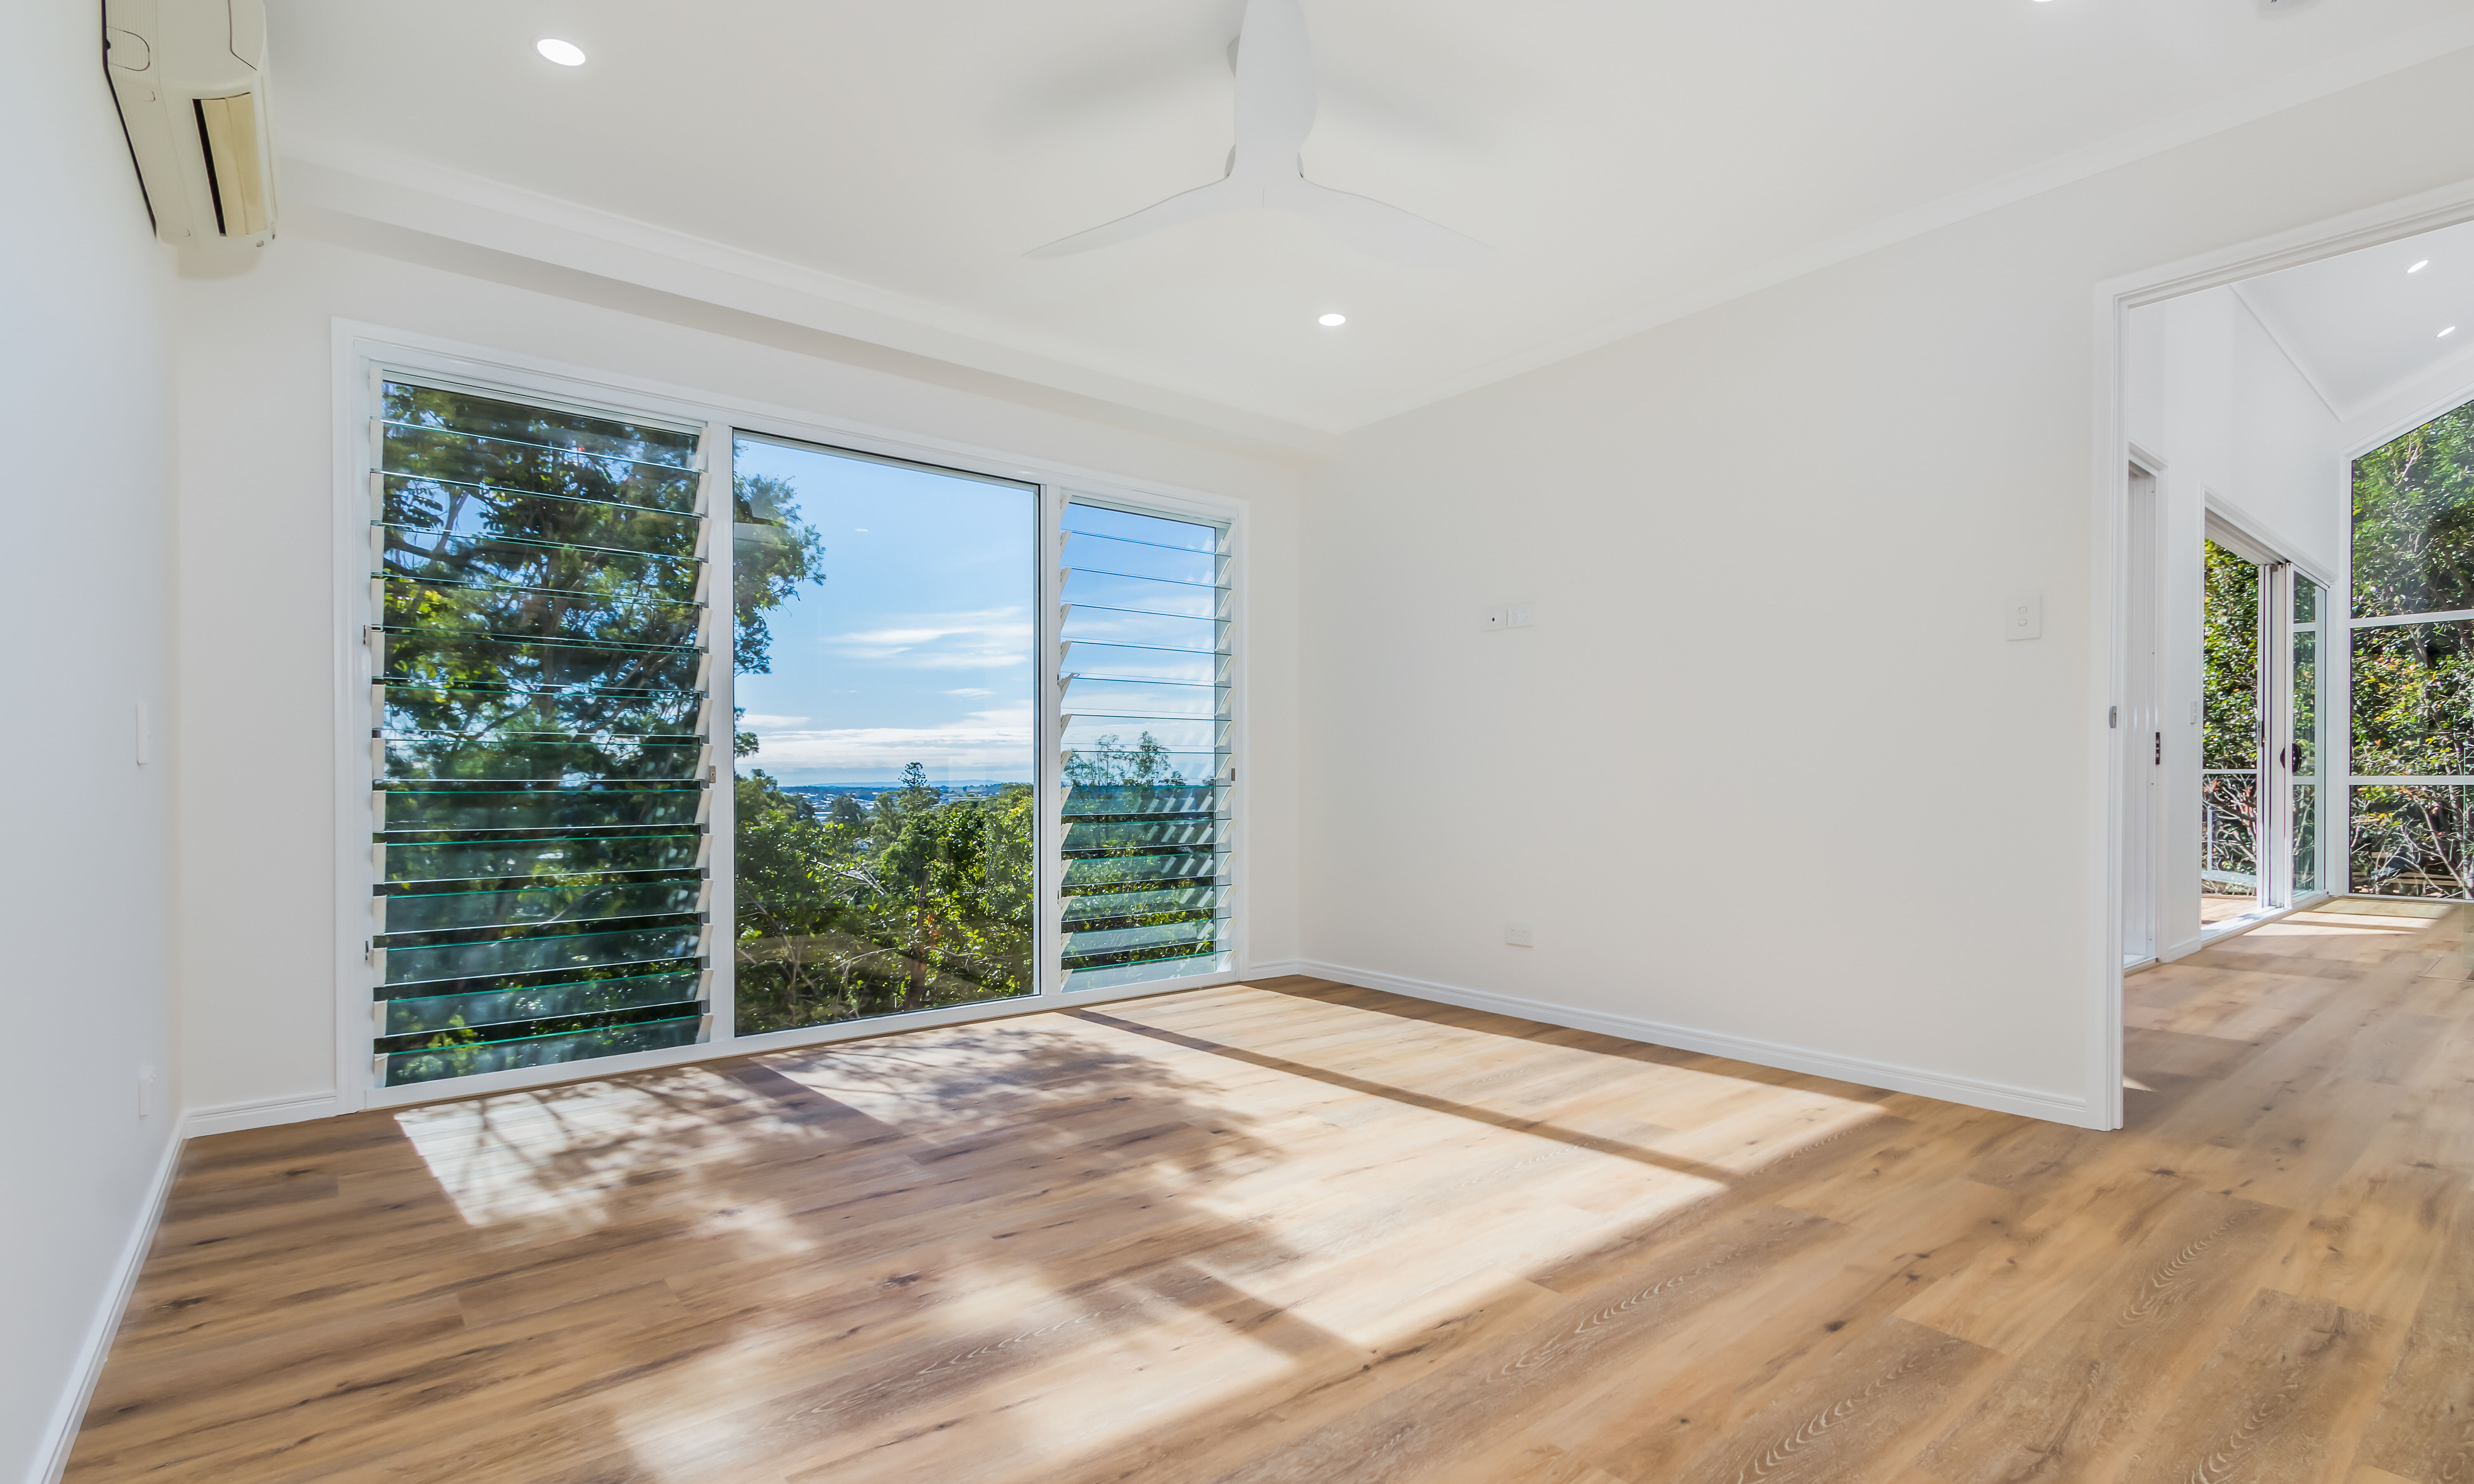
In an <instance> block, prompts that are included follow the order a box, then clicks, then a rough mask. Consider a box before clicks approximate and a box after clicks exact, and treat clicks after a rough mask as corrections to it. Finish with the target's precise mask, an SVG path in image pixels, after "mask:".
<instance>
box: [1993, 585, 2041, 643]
mask: <svg viewBox="0 0 2474 1484" xmlns="http://www.w3.org/2000/svg"><path fill="white" fill-rule="evenodd" d="M2001 637H2002V638H2004V639H2042V638H2044V637H2045V595H2044V594H2042V593H2013V594H2011V595H2010V600H2009V601H2008V602H2006V603H2004V604H2002V605H2001Z"/></svg>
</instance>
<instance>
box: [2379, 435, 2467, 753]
mask: <svg viewBox="0 0 2474 1484" xmlns="http://www.w3.org/2000/svg"><path fill="white" fill-rule="evenodd" d="M2353 582H2354V614H2355V617H2357V618H2365V619H2367V618H2389V617H2394V616H2398V615H2403V614H2412V613H2453V612H2458V611H2461V610H2463V609H2468V608H2474V403H2468V404H2467V405H2465V406H2462V407H2459V408H2458V409H2457V410H2455V411H2453V412H2450V413H2448V414H2446V415H2445V416H2443V417H2439V418H2437V419H2434V420H2433V421H2432V422H2430V423H2427V424H2425V425H2423V426H2420V427H2417V428H2415V429H2414V430H2413V432H2410V433H2408V434H2406V435H2405V436H2404V437H2402V438H2399V439H2396V440H2395V441H2394V442H2391V443H2389V444H2387V445H2385V446H2383V447H2381V448H2379V449H2376V450H2372V451H2371V452H2369V453H2366V454H2364V455H2363V456H2362V457H2361V458H2358V459H2356V460H2355V461H2354V572H2353ZM2358 771H2359V769H2358Z"/></svg>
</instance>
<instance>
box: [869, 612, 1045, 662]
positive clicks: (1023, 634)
mask: <svg viewBox="0 0 2474 1484" xmlns="http://www.w3.org/2000/svg"><path fill="white" fill-rule="evenodd" d="M1035 635H1036V630H1035V629H1034V628H1033V627H1032V625H1031V620H1030V619H1029V618H1028V617H1027V616H1026V615H1025V614H1024V613H1023V611H1022V610H1021V609H1019V608H990V609H983V610H982V611H979V612H976V613H939V614H920V615H917V616H915V617H913V618H911V619H910V620H909V621H907V622H905V623H901V624H897V625H888V626H886V627H885V628H874V629H861V630H860V631H859V632H857V633H851V634H833V635H829V636H827V637H826V639H825V641H824V642H825V643H826V644H827V645H831V646H832V647H833V648H834V649H835V651H836V652H837V653H838V654H840V655H841V656H842V657H843V658H845V659H852V660H880V661H886V662H890V663H892V664H895V665H899V666H901V667H903V668H906V669H996V668H999V667H1002V666H1009V665H1024V664H1028V663H1030V660H1031V644H1032V641H1033V639H1034V637H1035Z"/></svg>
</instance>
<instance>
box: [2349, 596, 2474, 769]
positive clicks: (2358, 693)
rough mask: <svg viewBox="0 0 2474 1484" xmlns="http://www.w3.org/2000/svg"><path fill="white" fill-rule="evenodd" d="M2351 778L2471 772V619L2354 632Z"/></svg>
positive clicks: (2473, 672) (2473, 748)
mask: <svg viewBox="0 0 2474 1484" xmlns="http://www.w3.org/2000/svg"><path fill="white" fill-rule="evenodd" d="M2353 679H2354V709H2353V715H2354V763H2353V767H2354V772H2355V774H2356V776H2358V777H2373V778H2384V777H2401V776H2413V775H2424V774H2434V773H2438V774H2455V775H2464V774H2474V622H2469V621H2466V620H2457V621H2453V622H2446V623H2396V624H2384V625H2382V626H2379V627H2376V628H2358V629H2356V630H2354V666H2353Z"/></svg>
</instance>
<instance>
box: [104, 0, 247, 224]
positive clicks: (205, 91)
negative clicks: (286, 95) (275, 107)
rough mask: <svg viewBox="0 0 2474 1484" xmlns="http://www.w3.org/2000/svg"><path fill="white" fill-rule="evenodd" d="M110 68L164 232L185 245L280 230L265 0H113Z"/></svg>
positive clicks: (107, 11)
mask: <svg viewBox="0 0 2474 1484" xmlns="http://www.w3.org/2000/svg"><path fill="white" fill-rule="evenodd" d="M103 26H104V31H103V39H104V61H105V67H104V71H105V72H107V73H108V74H109V75H110V78H111V90H112V93H113V95H114V96H115V97H117V98H118V99H119V100H120V119H121V122H122V123H123V124H124V125H125V126H127V128H128V130H129V148H130V151H131V153H133V155H135V156H136V157H137V177H138V180H139V181H140V182H143V183H144V185H145V187H146V205H147V206H148V207H149V208H151V209H152V210H153V211H154V213H155V231H156V233H157V235H158V236H160V237H161V238H162V239H163V240H164V241H166V242H169V243H173V244H175V245H176V246H180V247H200V248H226V247H234V248H236V247H264V246H265V245H266V242H267V239H269V238H270V237H273V236H274V235H275V155H274V151H273V150H272V149H271V148H270V147H269V145H268V143H267V134H266V5H265V0H104V8H103Z"/></svg>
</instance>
